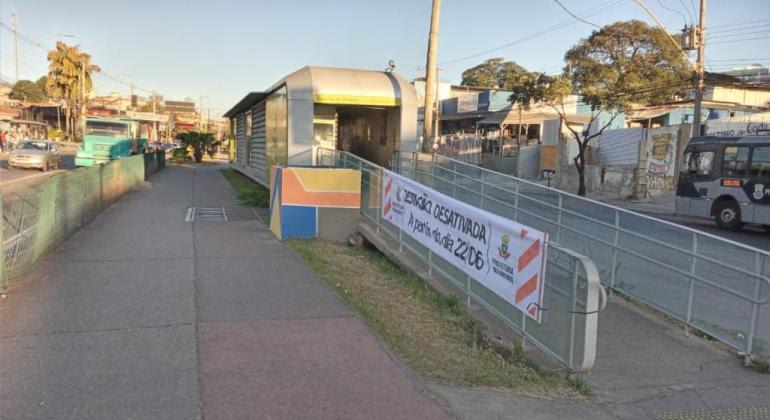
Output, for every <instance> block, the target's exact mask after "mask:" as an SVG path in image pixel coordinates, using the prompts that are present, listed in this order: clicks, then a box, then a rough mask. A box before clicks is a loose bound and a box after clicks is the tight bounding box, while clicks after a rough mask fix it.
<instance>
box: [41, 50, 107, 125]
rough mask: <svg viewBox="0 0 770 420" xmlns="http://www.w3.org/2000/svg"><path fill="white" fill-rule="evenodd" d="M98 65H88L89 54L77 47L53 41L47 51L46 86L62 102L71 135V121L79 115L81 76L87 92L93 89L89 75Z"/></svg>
mask: <svg viewBox="0 0 770 420" xmlns="http://www.w3.org/2000/svg"><path fill="white" fill-rule="evenodd" d="M99 71H100V69H99V66H97V65H94V64H91V55H89V54H86V53H84V52H81V51H80V49H79V48H78V47H77V46H69V45H67V44H65V43H64V42H61V41H59V42H57V43H56V49H55V50H53V51H49V52H48V79H47V81H46V88H47V90H48V93H49V94H50V95H51V96H52V97H53V98H55V99H60V100H63V101H64V104H65V105H64V110H65V116H66V119H65V121H66V129H67V132H68V133H70V134H72V133H73V127H74V121H76V120H77V118H78V117H79V114H80V110H79V107H80V105H83V104H82V100H81V78H82V79H83V80H82V83H83V91H84V92H85V94H86V95H87V94H88V93H89V92H90V91H91V89H92V88H93V80H92V79H91V75H92V74H93V73H97V72H99Z"/></svg>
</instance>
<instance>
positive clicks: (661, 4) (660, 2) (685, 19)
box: [658, 0, 692, 26]
mask: <svg viewBox="0 0 770 420" xmlns="http://www.w3.org/2000/svg"><path fill="white" fill-rule="evenodd" d="M680 1H681V0H680ZM658 4H659V5H660V7H662V8H664V9H666V10H669V11H671V12H674V13H676V14H678V15H679V16H681V17H682V21H683V22H684V24H685V26H686V25H687V18H686V17H685V16H684V14H683V13H682V12H680V11H679V10H676V9H674V8H671V7H668V6H666V5H665V4H663V1H662V0H658ZM685 10H686V9H685ZM690 18H692V15H691V16H690Z"/></svg>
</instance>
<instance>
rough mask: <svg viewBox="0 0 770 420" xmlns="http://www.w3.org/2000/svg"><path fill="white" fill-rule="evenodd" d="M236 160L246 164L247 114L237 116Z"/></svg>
mask: <svg viewBox="0 0 770 420" xmlns="http://www.w3.org/2000/svg"><path fill="white" fill-rule="evenodd" d="M235 140H236V141H235V161H236V162H237V163H240V164H241V165H244V164H246V114H240V115H238V116H237V117H236V118H235Z"/></svg>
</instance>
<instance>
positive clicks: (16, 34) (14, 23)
mask: <svg viewBox="0 0 770 420" xmlns="http://www.w3.org/2000/svg"><path fill="white" fill-rule="evenodd" d="M17 24H18V22H17V21H16V13H11V27H12V28H13V51H14V54H13V55H14V64H15V69H16V73H15V80H16V81H17V82H18V81H19V32H18V31H17V30H16V26H17Z"/></svg>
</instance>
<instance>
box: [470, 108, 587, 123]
mask: <svg viewBox="0 0 770 420" xmlns="http://www.w3.org/2000/svg"><path fill="white" fill-rule="evenodd" d="M558 119H559V114H556V113H548V112H522V113H521V120H519V110H518V109H513V110H510V111H506V112H497V113H494V114H492V115H490V116H488V117H486V118H484V119H483V120H481V121H479V124H494V125H511V124H519V122H521V124H542V123H543V121H545V120H558ZM567 121H568V122H571V123H588V122H590V121H591V116H590V115H576V114H570V115H567Z"/></svg>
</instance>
